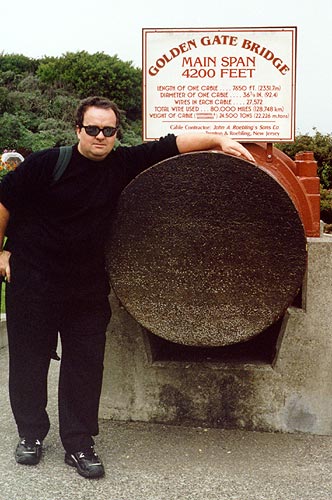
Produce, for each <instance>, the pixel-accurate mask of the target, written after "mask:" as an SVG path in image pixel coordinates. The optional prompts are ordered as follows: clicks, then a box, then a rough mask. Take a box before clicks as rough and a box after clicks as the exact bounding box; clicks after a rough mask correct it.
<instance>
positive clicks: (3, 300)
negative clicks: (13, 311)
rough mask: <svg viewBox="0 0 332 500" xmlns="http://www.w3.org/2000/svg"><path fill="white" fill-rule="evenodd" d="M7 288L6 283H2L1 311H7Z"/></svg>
mask: <svg viewBox="0 0 332 500" xmlns="http://www.w3.org/2000/svg"><path fill="white" fill-rule="evenodd" d="M5 290H6V285H5V283H2V285H1V311H0V312H1V313H5V312H6V306H5Z"/></svg>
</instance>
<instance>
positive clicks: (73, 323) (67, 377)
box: [6, 285, 110, 452]
mask: <svg viewBox="0 0 332 500" xmlns="http://www.w3.org/2000/svg"><path fill="white" fill-rule="evenodd" d="M15 288H16V287H15ZM15 288H13V287H12V286H11V285H7V294H6V295H7V296H6V312H7V329H8V343H9V394H10V402H11V406H12V410H13V414H14V417H15V421H16V424H17V428H18V432H19V435H20V436H21V437H26V438H36V439H40V440H43V439H44V438H45V436H46V435H47V433H48V431H49V428H50V421H49V417H48V414H47V411H46V406H47V376H48V370H49V365H50V358H51V353H52V350H53V349H54V345H55V343H56V339H57V336H58V333H60V337H61V345H62V352H61V366H60V377H59V393H58V398H59V426H60V437H61V441H62V444H63V446H64V448H65V450H66V451H68V452H75V451H79V450H82V449H84V448H87V447H89V446H91V445H93V444H94V441H93V438H92V436H95V435H97V434H98V408H99V399H100V393H101V385H102V374H103V360H104V351H105V331H106V328H107V324H108V322H109V319H110V306H109V302H108V299H107V297H103V298H100V299H96V298H95V297H92V298H91V299H90V300H89V301H84V300H83V301H82V300H81V301H77V300H72V301H61V300H59V301H56V302H54V301H53V302H52V303H49V302H47V300H46V299H44V298H43V299H41V298H39V299H38V300H36V299H31V297H30V296H29V297H27V296H25V297H22V294H21V293H20V294H18V293H17V292H16V291H15Z"/></svg>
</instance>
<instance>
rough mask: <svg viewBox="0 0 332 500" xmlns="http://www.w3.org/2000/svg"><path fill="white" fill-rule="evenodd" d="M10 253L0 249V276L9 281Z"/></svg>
mask: <svg viewBox="0 0 332 500" xmlns="http://www.w3.org/2000/svg"><path fill="white" fill-rule="evenodd" d="M10 256H11V253H10V252H8V251H7V250H2V252H0V276H2V277H3V278H6V279H7V281H8V282H10V265H9V259H10Z"/></svg>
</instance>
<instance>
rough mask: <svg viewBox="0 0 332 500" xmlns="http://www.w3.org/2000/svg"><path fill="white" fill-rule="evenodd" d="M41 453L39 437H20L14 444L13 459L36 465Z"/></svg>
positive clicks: (21, 462)
mask: <svg viewBox="0 0 332 500" xmlns="http://www.w3.org/2000/svg"><path fill="white" fill-rule="evenodd" d="M41 455H42V443H41V441H39V439H25V438H23V439H21V441H20V442H19V443H18V445H17V446H16V450H15V460H16V462H17V463H18V464H23V465H37V464H38V463H39V461H40V458H41Z"/></svg>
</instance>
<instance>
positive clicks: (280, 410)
mask: <svg viewBox="0 0 332 500" xmlns="http://www.w3.org/2000/svg"><path fill="white" fill-rule="evenodd" d="M111 303H112V310H113V317H112V320H111V323H110V326H109V331H108V342H107V348H106V356H105V371H104V384H103V393H102V399H101V409H100V416H101V417H103V418H109V419H115V420H124V421H130V420H134V421H146V422H163V423H169V424H177V425H193V426H207V427H221V428H239V429H248V430H260V431H282V432H306V433H312V434H326V435H330V434H332V362H331V360H332V341H331V321H330V315H331V311H332V239H331V238H330V237H325V236H324V237H321V238H309V239H308V269H307V273H306V277H305V282H304V285H303V292H302V306H301V307H293V306H292V307H290V308H288V310H287V311H286V314H285V315H284V318H283V321H282V324H281V329H280V332H279V335H278V338H277V343H276V345H275V356H274V357H273V359H271V362H264V361H257V359H256V360H255V361H254V360H252V359H250V356H248V358H247V359H245V360H243V359H241V360H240V359H239V360H236V359H234V358H232V359H231V360H227V358H223V359H222V360H219V361H218V360H216V359H214V360H213V361H209V360H205V361H199V362H195V361H192V360H191V361H173V360H163V361H161V360H158V359H156V358H155V357H154V353H153V349H152V347H151V343H150V342H149V334H148V333H147V332H146V331H145V330H144V329H143V328H142V327H141V326H140V325H139V324H138V323H137V322H136V321H135V320H134V319H133V318H131V317H130V316H129V314H128V313H127V312H126V311H125V309H124V308H123V307H122V306H121V304H119V302H118V301H117V299H116V298H115V297H114V295H112V296H111ZM244 345H245V344H242V347H243V346H244Z"/></svg>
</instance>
